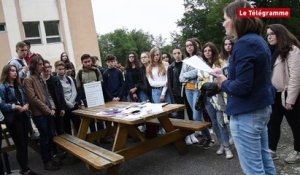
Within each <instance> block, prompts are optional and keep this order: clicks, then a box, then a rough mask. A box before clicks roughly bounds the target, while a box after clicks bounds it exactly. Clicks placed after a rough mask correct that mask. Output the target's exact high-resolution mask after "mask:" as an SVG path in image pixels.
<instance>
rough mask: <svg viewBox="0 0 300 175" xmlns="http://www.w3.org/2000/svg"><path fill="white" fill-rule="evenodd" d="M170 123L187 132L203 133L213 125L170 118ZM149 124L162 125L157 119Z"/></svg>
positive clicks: (149, 121)
mask: <svg viewBox="0 0 300 175" xmlns="http://www.w3.org/2000/svg"><path fill="white" fill-rule="evenodd" d="M170 121H171V123H172V124H173V126H174V127H175V128H178V129H181V130H184V131H187V132H194V131H202V130H204V129H206V128H208V127H210V126H211V123H209V122H202V121H194V120H183V119H176V118H170ZM147 123H151V124H156V125H160V122H159V121H158V120H157V119H151V120H148V121H147Z"/></svg>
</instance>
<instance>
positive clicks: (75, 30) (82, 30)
mask: <svg viewBox="0 0 300 175" xmlns="http://www.w3.org/2000/svg"><path fill="white" fill-rule="evenodd" d="M65 1H66V7H67V13H68V20H69V26H70V28H71V29H72V30H70V34H71V37H72V46H73V49H74V59H75V63H76V67H77V70H78V68H79V67H81V61H80V57H81V55H82V54H84V53H88V54H91V55H96V56H98V57H99V56H100V52H99V47H98V40H97V33H96V28H95V22H94V16H93V10H92V3H91V0H76V1H74V0H65Z"/></svg>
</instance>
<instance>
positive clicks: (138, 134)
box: [129, 126, 146, 141]
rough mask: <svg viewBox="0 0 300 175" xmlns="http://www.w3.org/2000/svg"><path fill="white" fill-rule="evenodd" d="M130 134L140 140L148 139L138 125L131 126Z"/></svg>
mask: <svg viewBox="0 0 300 175" xmlns="http://www.w3.org/2000/svg"><path fill="white" fill-rule="evenodd" d="M129 135H130V136H131V137H132V138H133V139H135V140H140V141H145V140H146V139H145V137H144V136H143V134H142V133H141V131H140V130H139V129H138V127H137V126H129Z"/></svg>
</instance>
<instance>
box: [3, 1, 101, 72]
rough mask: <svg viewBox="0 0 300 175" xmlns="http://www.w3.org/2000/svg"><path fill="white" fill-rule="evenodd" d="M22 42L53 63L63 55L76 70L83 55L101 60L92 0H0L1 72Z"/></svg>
mask: <svg viewBox="0 0 300 175" xmlns="http://www.w3.org/2000/svg"><path fill="white" fill-rule="evenodd" d="M23 40H28V41H30V42H31V50H32V51H33V52H35V53H39V54H41V55H42V56H43V57H44V58H45V59H48V60H49V61H51V62H52V63H54V62H55V61H57V60H59V58H60V54H61V53H62V52H67V53H68V55H69V58H70V60H71V61H72V62H73V63H75V65H76V67H77V68H79V67H80V66H81V61H80V56H81V55H82V54H84V53H88V54H91V55H95V56H98V57H99V56H100V51H99V47H98V41H97V33H96V29H95V23H94V16H93V10H92V3H91V0H75V1H74V0H42V1H41V0H0V53H1V54H0V68H2V67H3V65H5V64H7V62H8V61H9V60H10V59H11V57H12V56H14V55H16V50H15V45H16V43H17V42H19V41H23Z"/></svg>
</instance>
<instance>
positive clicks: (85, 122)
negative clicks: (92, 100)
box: [78, 117, 93, 140]
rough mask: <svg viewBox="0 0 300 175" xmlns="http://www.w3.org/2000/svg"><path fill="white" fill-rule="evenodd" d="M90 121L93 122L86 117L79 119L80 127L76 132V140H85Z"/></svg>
mask: <svg viewBox="0 0 300 175" xmlns="http://www.w3.org/2000/svg"><path fill="white" fill-rule="evenodd" d="M91 120H93V119H91V118H87V117H81V123H80V127H79V130H78V138H80V139H82V140H85V139H86V135H87V131H88V128H89V124H90V122H91Z"/></svg>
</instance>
